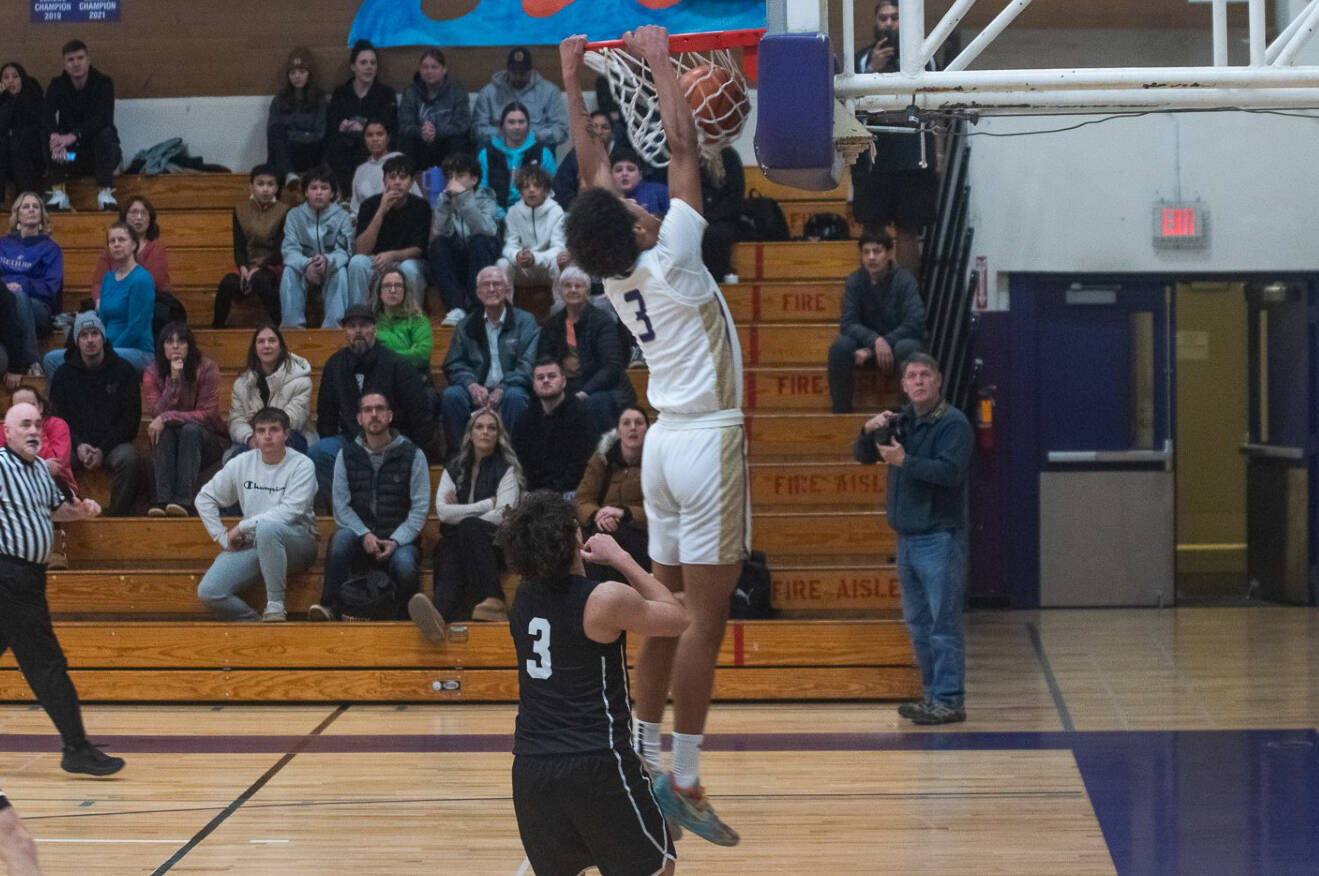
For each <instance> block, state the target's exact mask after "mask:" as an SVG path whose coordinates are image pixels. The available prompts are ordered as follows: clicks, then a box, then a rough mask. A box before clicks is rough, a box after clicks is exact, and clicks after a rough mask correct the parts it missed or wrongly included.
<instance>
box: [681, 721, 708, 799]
mask: <svg viewBox="0 0 1319 876" xmlns="http://www.w3.org/2000/svg"><path fill="white" fill-rule="evenodd" d="M704 741H705V735H704V734H702V733H674V734H673V783H674V784H675V785H677V786H678V787H679V788H695V787H696V786H697V785H699V784H700V781H701V743H702V742H704Z"/></svg>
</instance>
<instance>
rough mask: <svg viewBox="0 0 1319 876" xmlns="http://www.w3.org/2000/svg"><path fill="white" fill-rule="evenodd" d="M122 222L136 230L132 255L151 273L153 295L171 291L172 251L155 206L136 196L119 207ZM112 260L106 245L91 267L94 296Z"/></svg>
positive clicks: (96, 295)
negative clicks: (162, 233) (161, 235)
mask: <svg viewBox="0 0 1319 876" xmlns="http://www.w3.org/2000/svg"><path fill="white" fill-rule="evenodd" d="M119 221H120V222H123V223H125V224H126V225H127V226H128V227H129V228H131V229H133V233H134V234H136V235H137V239H138V246H137V251H136V252H135V253H134V254H133V258H134V260H135V261H136V262H137V263H138V264H139V265H141V266H142V268H143V269H144V270H145V271H146V272H147V273H148V274H150V275H151V282H152V288H153V289H154V294H157V295H158V294H160V293H161V292H171V291H172V289H173V284H172V281H171V280H170V277H169V250H168V249H166V247H165V241H164V240H162V239H161V237H160V225H159V223H157V222H156V208H155V207H154V206H152V204H151V202H150V201H148V200H147V199H146V198H144V197H142V196H141V195H134V196H133V197H132V198H129V199H128V201H127V202H125V203H124V205H123V206H122V207H120V208H119ZM112 262H113V259H112V257H111V255H110V249H109V247H106V249H105V250H104V251H103V252H102V253H101V254H100V256H98V257H97V259H96V266H95V267H93V268H92V281H91V294H92V298H100V297H101V281H102V280H104V279H105V275H106V274H108V273H109V272H110V268H111V265H112ZM172 321H173V320H171V322H172ZM162 328H163V326H162ZM153 337H154V335H153Z"/></svg>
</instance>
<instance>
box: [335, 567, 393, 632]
mask: <svg viewBox="0 0 1319 876" xmlns="http://www.w3.org/2000/svg"><path fill="white" fill-rule="evenodd" d="M339 605H340V606H341V607H342V609H343V618H344V620H396V619H397V617H398V588H396V587H395V586H394V579H393V578H390V577H389V573H387V572H385V571H384V570H383V569H371V570H369V571H367V572H365V573H363V574H360V575H354V576H353V577H351V578H349V579H348V580H347V581H345V582H343V586H342V587H340V588H339Z"/></svg>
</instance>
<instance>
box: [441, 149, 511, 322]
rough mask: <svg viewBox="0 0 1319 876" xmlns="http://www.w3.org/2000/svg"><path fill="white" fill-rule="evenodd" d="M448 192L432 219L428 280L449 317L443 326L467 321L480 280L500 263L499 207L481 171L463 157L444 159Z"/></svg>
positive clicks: (463, 153) (442, 196)
mask: <svg viewBox="0 0 1319 876" xmlns="http://www.w3.org/2000/svg"><path fill="white" fill-rule="evenodd" d="M442 169H443V170H444V191H443V192H441V193H440V197H439V200H437V201H436V202H435V213H434V214H433V216H432V219H431V242H430V251H429V253H428V255H429V257H430V279H431V282H432V283H433V284H435V285H436V286H438V287H439V289H440V296H441V297H442V298H443V299H444V306H445V307H447V308H448V311H449V312H448V313H447V314H446V315H445V317H444V323H443V324H444V325H457V324H458V323H459V322H461V321H462V319H463V317H465V316H467V311H468V310H470V309H471V308H472V306H473V305H472V302H473V300H474V298H475V295H476V275H477V274H479V273H480V272H481V269H482V268H486V267H489V266H490V265H493V264H494V263H495V262H496V261H497V260H498V259H499V219H498V209H499V205H498V203H497V202H496V200H495V193H494V192H492V191H490V189H488V188H484V187H483V186H482V185H481V165H480V164H478V163H477V161H476V159H475V158H474V157H473V156H471V155H468V154H467V153H465V152H460V153H457V154H454V155H450V156H449V157H448V158H446V159H444V165H443V167H442Z"/></svg>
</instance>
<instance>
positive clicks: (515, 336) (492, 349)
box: [440, 265, 540, 451]
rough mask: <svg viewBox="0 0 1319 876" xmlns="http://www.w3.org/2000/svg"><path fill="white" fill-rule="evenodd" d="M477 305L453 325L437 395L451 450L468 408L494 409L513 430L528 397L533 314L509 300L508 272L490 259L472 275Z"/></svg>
mask: <svg viewBox="0 0 1319 876" xmlns="http://www.w3.org/2000/svg"><path fill="white" fill-rule="evenodd" d="M476 295H477V297H478V298H479V299H480V300H481V309H480V310H478V311H476V312H475V313H473V314H471V315H470V316H468V317H467V318H466V319H464V320H463V321H462V322H461V323H459V324H458V328H456V329H455V330H454V333H453V337H452V338H451V339H450V341H449V352H448V353H446V354H445V356H444V376H445V378H446V379H447V380H448V382H449V385H448V386H447V387H446V388H445V390H444V395H443V397H442V398H441V401H440V410H441V412H442V415H443V418H444V438H445V440H446V441H447V442H448V445H447V446H448V447H450V448H451V449H453V450H455V451H456V450H457V448H459V447H461V446H462V440H463V432H464V431H465V430H466V427H467V418H468V417H470V416H471V414H472V411H477V410H480V409H481V408H487V407H488V408H492V409H494V410H497V411H499V416H500V417H502V418H503V420H504V428H505V429H507V430H508V431H509V433H510V434H512V433H513V432H515V431H516V429H517V423H518V420H519V419H520V418H521V417H522V415H523V414H524V413H525V412H526V410H527V405H528V404H529V403H530V401H531V371H532V366H533V365H534V364H535V362H536V354H537V352H538V350H539V349H540V327H539V326H537V325H536V318H535V317H534V316H532V315H531V314H530V313H527V311H525V310H519V309H517V308H516V307H514V306H513V302H512V298H513V287H512V286H510V285H509V282H508V275H507V274H505V273H504V272H503V270H501V269H500V268H498V267H495V266H494V265H491V266H490V267H488V268H486V269H484V270H483V271H481V273H480V275H478V276H477V278H476Z"/></svg>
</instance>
